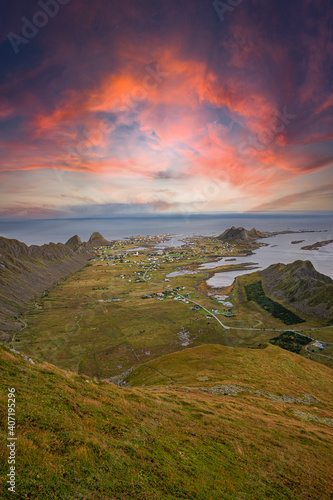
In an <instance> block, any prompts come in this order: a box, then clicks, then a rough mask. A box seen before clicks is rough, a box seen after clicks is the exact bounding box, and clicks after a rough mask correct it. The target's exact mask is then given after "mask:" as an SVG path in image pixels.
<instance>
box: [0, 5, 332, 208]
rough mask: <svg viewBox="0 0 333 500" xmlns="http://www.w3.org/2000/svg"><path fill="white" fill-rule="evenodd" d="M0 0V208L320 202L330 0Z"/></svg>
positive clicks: (328, 150)
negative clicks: (216, 0)
mask: <svg viewBox="0 0 333 500" xmlns="http://www.w3.org/2000/svg"><path fill="white" fill-rule="evenodd" d="M43 4H44V7H42V5H43ZM43 8H44V10H43ZM0 10H1V12H0V13H1V40H0V67H1V72H0V152H1V160H0V183H1V187H0V190H1V192H0V194H1V200H0V217H2V218H8V217H27V218H52V217H96V216H97V217H98V216H102V217H105V216H114V215H117V214H134V213H135V214H136V213H183V212H190V213H194V212H248V211H263V212H270V211H298V210H305V211H314V210H331V209H332V208H333V207H332V192H333V176H332V171H333V92H332V88H333V36H332V33H333V6H332V3H331V2H330V1H327V0H286V1H285V0H229V1H228V0H226V2H225V3H224V4H223V2H215V3H213V2H212V1H206V0H158V1H156V0H155V1H154V2H152V1H151V0H145V1H143V0H141V1H140V0H135V1H131V0H123V1H121V2H120V1H117V2H116V1H113V0H94V1H89V2H88V1H86V0H61V1H60V0H58V3H56V0H45V1H44V0H40V1H39V2H38V1H29V2H27V1H24V0H15V2H12V1H10V2H2V3H1V7H0ZM32 21H33V22H34V23H35V24H37V25H38V27H34V25H33V24H31V22H32Z"/></svg>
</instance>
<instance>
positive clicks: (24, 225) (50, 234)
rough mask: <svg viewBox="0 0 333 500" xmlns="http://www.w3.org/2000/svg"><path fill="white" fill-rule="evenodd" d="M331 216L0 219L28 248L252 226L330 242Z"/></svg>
mask: <svg viewBox="0 0 333 500" xmlns="http://www.w3.org/2000/svg"><path fill="white" fill-rule="evenodd" d="M332 215H333V213H332V214H320V215H311V214H310V215H309V214H306V215H303V214H302V215H253V214H245V215H244V214H228V215H225V214H223V215H206V214H204V215H203V214H202V215H198V214H195V215H190V214H184V215H174V216H169V215H168V216H141V217H139V216H132V217H117V218H116V217H114V218H109V219H106V218H104V219H43V220H4V219H0V236H4V237H5V238H15V239H18V240H20V241H23V242H24V243H26V244H27V245H33V244H34V245H42V244H44V243H49V242H50V241H53V242H54V243H57V242H62V243H65V242H66V241H67V240H68V239H69V238H70V237H71V236H74V235H75V234H78V235H79V236H80V238H81V240H82V241H87V240H88V239H89V237H90V235H91V234H92V233H93V232H94V231H98V232H100V233H101V234H102V235H103V236H104V238H106V239H107V240H119V239H123V238H126V237H130V236H137V235H158V234H173V235H177V236H178V235H183V236H190V235H192V234H194V233H199V234H202V235H213V234H216V235H218V234H221V233H222V232H223V231H224V230H225V229H228V228H229V227H231V226H236V227H239V226H242V227H245V228H246V229H252V228H253V227H255V228H256V229H258V230H261V231H283V230H285V229H292V230H299V229H308V230H327V231H328V232H327V233H326V234H325V235H324V234H323V235H321V236H323V238H322V239H333V217H332ZM321 236H320V237H321ZM329 236H330V237H329ZM295 239H301V238H295ZM174 241H176V240H174ZM316 241H318V240H316Z"/></svg>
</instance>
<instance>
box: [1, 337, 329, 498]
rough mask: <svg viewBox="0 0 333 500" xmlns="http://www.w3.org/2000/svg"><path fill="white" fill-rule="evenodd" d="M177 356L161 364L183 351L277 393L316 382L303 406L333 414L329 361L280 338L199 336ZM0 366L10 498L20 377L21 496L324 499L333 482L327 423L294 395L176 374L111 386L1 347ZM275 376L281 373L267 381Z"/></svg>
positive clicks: (187, 368)
mask: <svg viewBox="0 0 333 500" xmlns="http://www.w3.org/2000/svg"><path fill="white" fill-rule="evenodd" d="M224 349H226V352H224V351H223V350H224ZM231 351H235V355H234V356H232V359H231V360H230V361H229V362H228V359H229V354H230V353H231ZM174 356H176V357H177V356H180V359H178V361H177V362H176V361H175V362H173V361H172V362H170V361H169V363H166V362H165V361H163V363H162V364H160V365H159V366H160V367H161V366H162V365H163V367H164V368H167V365H168V366H169V369H170V370H171V367H172V366H175V367H177V366H178V368H179V361H181V360H182V361H183V362H184V361H185V360H187V363H188V364H186V365H184V364H183V369H184V372H185V375H184V377H185V378H186V377H190V372H192V380H196V378H197V373H198V367H199V365H200V366H202V367H204V361H205V363H206V365H208V367H210V368H209V369H208V375H209V376H210V377H212V378H213V377H215V378H218V379H219V380H220V379H221V376H222V373H223V380H232V381H233V382H234V383H236V382H238V383H243V382H244V381H245V380H247V383H248V384H249V385H251V386H256V384H258V383H260V384H261V386H262V384H266V386H267V387H268V386H269V384H270V382H271V383H272V387H271V392H272V393H276V391H277V390H281V391H282V393H285V392H286V391H292V393H293V394H294V395H298V394H299V393H302V391H311V394H313V396H315V397H317V398H318V399H319V401H320V403H319V404H318V405H316V406H317V409H314V408H312V407H309V408H305V410H306V411H308V412H312V413H316V414H318V415H322V416H325V415H326V416H328V415H332V403H331V401H330V399H329V397H330V396H329V392H330V393H331V391H332V387H331V382H330V378H329V376H330V375H331V370H330V369H329V368H326V367H323V366H321V365H318V364H315V363H311V362H309V361H307V360H304V359H302V358H301V357H299V356H297V355H295V354H292V353H289V352H287V351H282V350H281V349H279V348H278V347H274V346H271V347H270V348H268V349H263V350H260V351H256V352H254V351H253V350H250V349H244V350H242V349H236V350H232V349H228V348H223V347H221V346H203V347H200V348H195V349H188V350H187V351H183V352H181V353H180V352H179V353H175V354H173V355H171V356H165V357H164V359H165V358H168V359H169V360H170V358H172V357H174ZM237 357H238V358H239V359H238V361H239V362H237ZM161 359H162V358H161ZM156 362H157V360H156ZM190 362H191V363H192V364H190ZM173 363H174V364H173ZM0 367H1V368H0V373H1V379H0V380H1V392H0V394H1V396H0V397H1V405H0V408H1V422H2V426H1V431H0V432H1V449H0V464H1V469H0V470H1V475H0V480H1V486H0V488H2V490H1V491H2V493H1V498H4V499H6V498H8V499H10V498H13V494H12V493H10V492H8V491H7V489H6V474H7V473H8V464H7V453H8V452H7V448H6V437H7V432H6V418H7V415H6V404H7V388H8V387H15V389H16V424H17V427H16V435H17V437H18V441H17V450H16V451H17V463H16V467H17V485H16V491H17V492H16V494H15V495H14V496H16V497H17V498H22V499H24V498H27V499H31V500H32V499H33V500H39V499H40V500H45V499H66V500H71V499H73V500H74V499H75V500H76V499H94V500H105V499H110V500H112V499H116V500H118V499H119V500H132V499H136V500H146V499H151V500H174V499H177V500H178V499H193V500H207V499H210V500H220V499H226V500H234V499H238V498H239V499H241V498H244V499H245V498H246V499H250V500H251V499H257V500H261V499H262V500H266V499H268V498H269V499H271V500H283V499H290V500H291V499H296V500H301V499H302V500H303V499H304V500H305V499H309V498H311V499H313V500H323V499H329V498H331V495H332V493H333V490H332V480H331V472H332V470H331V448H332V429H331V428H329V427H327V426H325V425H323V424H317V423H314V422H310V421H309V422H305V421H302V420H300V419H299V418H297V416H296V415H295V414H294V413H292V412H291V411H290V409H291V408H294V407H295V405H288V404H287V405H282V404H280V403H274V402H272V401H267V400H263V399H261V398H260V397H257V396H255V395H248V396H245V397H243V396H242V397H232V396H221V395H213V394H207V393H202V392H200V391H196V390H191V391H190V392H188V393H186V391H185V388H184V387H182V386H181V385H180V386H179V387H171V386H170V388H166V387H157V386H155V387H151V386H150V387H144V388H136V387H133V388H118V387H115V386H113V385H112V384H108V383H106V382H98V381H97V380H92V379H89V378H88V377H85V376H78V375H76V374H74V373H70V372H67V371H63V370H61V369H59V368H56V367H55V366H52V365H49V364H47V363H37V364H36V365H30V364H28V363H27V362H25V361H24V360H23V359H22V358H21V357H20V356H18V355H16V354H13V353H11V352H9V351H8V350H7V349H6V348H0ZM258 367H259V368H260V370H259V373H258V374H257V375H255V374H256V372H257V368H258ZM278 367H279V368H280V370H281V372H280V373H279V374H277V373H276V369H277V368H278ZM209 370H210V371H209ZM203 372H204V370H203V369H201V372H200V373H203ZM205 373H206V372H205ZM214 373H215V375H214ZM175 375H176V374H175ZM263 375H264V377H263ZM242 377H243V378H242ZM244 377H245V378H244ZM246 377H247V378H246ZM185 378H184V381H186V382H187V381H188V380H189V378H188V380H185ZM263 378H264V382H263V381H262V379H263ZM277 379H278V380H280V384H283V381H284V382H285V385H284V386H283V385H281V387H279V388H278V387H274V386H273V383H274V381H276V380H277ZM203 384H207V382H204V383H203ZM298 408H299V409H301V410H303V409H304V407H301V406H299V407H298Z"/></svg>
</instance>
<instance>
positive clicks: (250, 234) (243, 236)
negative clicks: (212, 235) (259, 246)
mask: <svg viewBox="0 0 333 500" xmlns="http://www.w3.org/2000/svg"><path fill="white" fill-rule="evenodd" d="M269 235H270V233H267V232H266V233H265V232H262V231H258V230H257V229H255V228H252V229H250V230H247V229H244V228H243V227H235V226H232V227H231V228H230V229H226V230H225V231H224V233H222V234H220V236H217V239H218V240H221V241H225V242H227V243H251V242H252V241H254V240H257V239H259V238H266V237H267V236H269Z"/></svg>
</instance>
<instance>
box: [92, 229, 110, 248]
mask: <svg viewBox="0 0 333 500" xmlns="http://www.w3.org/2000/svg"><path fill="white" fill-rule="evenodd" d="M88 243H89V244H90V245H91V246H92V247H93V248H95V247H103V246H107V245H110V244H111V242H110V241H108V240H106V239H105V238H103V236H102V235H101V233H97V232H95V233H93V234H92V235H91V236H90V238H89V240H88Z"/></svg>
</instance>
